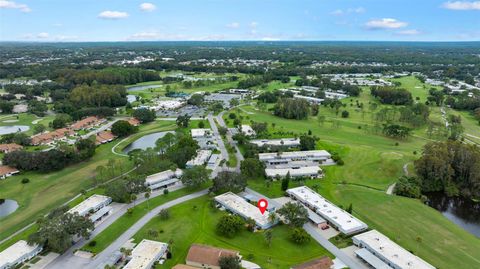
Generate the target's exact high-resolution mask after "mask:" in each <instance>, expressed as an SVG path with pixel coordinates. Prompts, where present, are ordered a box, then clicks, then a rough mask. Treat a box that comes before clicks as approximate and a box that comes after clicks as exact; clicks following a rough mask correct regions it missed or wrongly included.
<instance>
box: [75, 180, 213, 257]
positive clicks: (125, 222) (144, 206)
mask: <svg viewBox="0 0 480 269" xmlns="http://www.w3.org/2000/svg"><path fill="white" fill-rule="evenodd" d="M206 187H207V185H205V186H203V188H206ZM200 189H201V188H200ZM200 189H197V190H192V189H181V190H177V191H174V192H171V193H169V194H167V195H160V196H157V197H154V198H151V199H150V200H149V201H148V202H147V201H145V202H143V203H141V204H138V205H136V206H135V207H134V210H133V213H132V214H125V215H123V216H121V217H120V218H119V219H118V220H116V221H115V222H114V223H113V224H112V225H110V226H109V227H108V228H107V229H105V230H103V231H102V232H101V233H100V234H98V235H97V236H95V237H94V238H92V239H91V241H96V245H95V246H94V247H91V246H88V244H87V245H86V246H85V247H83V250H85V251H90V252H92V253H95V254H96V253H100V252H101V251H102V250H104V249H105V248H106V247H108V246H109V245H110V244H111V243H112V242H113V241H115V239H117V237H118V236H120V235H122V234H123V233H124V232H125V231H126V230H127V229H128V228H130V227H131V226H132V225H133V224H135V223H136V222H137V221H138V220H139V219H141V218H142V217H143V216H145V214H147V213H148V212H149V210H150V209H153V208H155V207H157V206H159V205H162V204H164V203H166V202H168V201H172V200H174V199H176V198H179V197H181V196H184V195H187V194H189V193H193V192H195V191H198V190H200Z"/></svg>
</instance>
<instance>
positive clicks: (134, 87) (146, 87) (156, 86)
mask: <svg viewBox="0 0 480 269" xmlns="http://www.w3.org/2000/svg"><path fill="white" fill-rule="evenodd" d="M159 87H162V85H161V84H155V85H144V86H133V87H130V88H128V89H127V91H129V92H136V91H143V90H148V89H155V88H159Z"/></svg>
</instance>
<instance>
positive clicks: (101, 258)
mask: <svg viewBox="0 0 480 269" xmlns="http://www.w3.org/2000/svg"><path fill="white" fill-rule="evenodd" d="M207 193H208V189H206V190H202V191H199V192H196V193H192V194H188V195H185V196H183V197H180V198H177V199H175V200H172V201H170V202H167V203H165V204H163V205H160V206H158V207H156V208H154V209H152V210H151V211H150V212H149V213H147V214H146V215H145V216H143V217H142V218H141V219H140V220H139V221H137V222H136V223H135V224H134V225H133V226H131V227H130V228H129V229H128V230H127V231H126V232H125V233H123V234H122V235H121V236H120V237H118V238H117V240H115V241H114V242H113V243H112V244H110V246H108V247H107V248H106V249H105V250H104V251H102V252H101V253H99V254H98V255H97V256H95V258H94V259H93V260H90V262H89V263H88V264H87V265H86V266H82V267H79V269H80V268H92V269H94V268H96V267H97V266H99V265H100V264H102V263H104V262H105V261H107V260H108V258H109V257H110V256H111V255H112V254H113V253H114V252H115V251H117V250H119V249H120V248H121V247H122V246H123V245H124V244H125V243H126V242H127V241H128V240H129V239H130V238H132V237H133V236H134V235H135V234H136V233H137V232H138V231H139V230H140V229H141V228H142V227H143V226H145V225H146V224H147V223H148V222H149V221H150V220H151V219H153V218H154V217H156V216H157V215H158V213H160V211H161V210H162V209H166V208H170V207H172V206H176V205H178V204H181V203H184V202H187V201H189V200H192V199H195V198H198V197H201V196H203V195H206V194H207ZM52 268H58V269H64V268H62V267H52ZM69 269H73V268H72V267H71V265H69Z"/></svg>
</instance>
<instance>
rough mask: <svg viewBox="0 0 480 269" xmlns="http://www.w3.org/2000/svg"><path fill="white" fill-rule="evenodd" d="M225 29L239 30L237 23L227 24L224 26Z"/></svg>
mask: <svg viewBox="0 0 480 269" xmlns="http://www.w3.org/2000/svg"><path fill="white" fill-rule="evenodd" d="M225 26H226V27H227V28H230V29H238V28H240V23H238V22H232V23H229V24H227V25H225Z"/></svg>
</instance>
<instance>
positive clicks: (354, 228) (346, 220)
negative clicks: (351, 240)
mask: <svg viewBox="0 0 480 269" xmlns="http://www.w3.org/2000/svg"><path fill="white" fill-rule="evenodd" d="M287 194H288V195H289V196H290V197H291V198H292V199H294V200H297V201H299V202H300V203H302V204H304V205H305V206H307V207H308V208H310V209H311V210H312V211H314V212H315V213H317V214H318V215H320V216H321V217H322V218H324V219H325V220H327V221H328V222H329V223H330V224H331V225H332V226H334V227H335V228H336V229H338V230H339V231H340V232H341V233H343V234H346V235H351V234H355V233H359V232H361V231H364V230H366V229H367V228H368V226H367V224H365V223H364V222H362V221H361V220H359V219H357V218H355V217H354V216H352V215H351V214H350V213H348V212H347V211H345V210H343V209H341V208H339V207H338V206H336V205H335V204H333V203H331V202H330V201H328V200H327V199H325V198H323V197H322V196H321V195H320V194H318V193H316V192H314V191H313V190H311V189H310V188H308V187H306V186H302V187H297V188H293V189H288V190H287Z"/></svg>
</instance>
